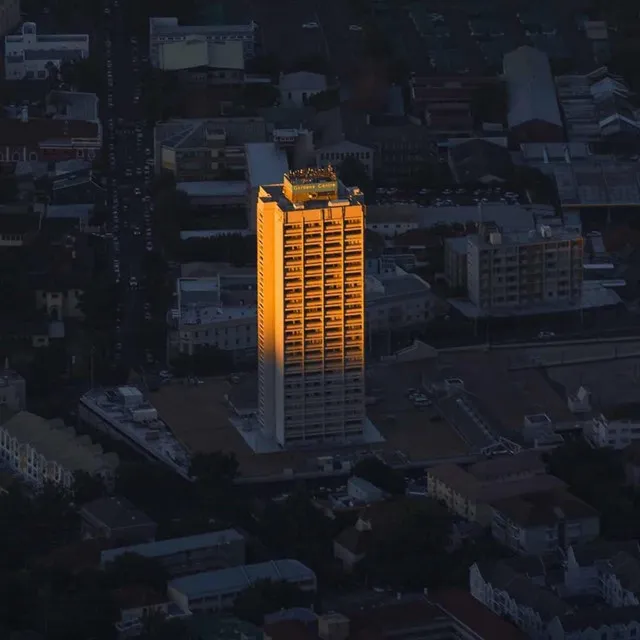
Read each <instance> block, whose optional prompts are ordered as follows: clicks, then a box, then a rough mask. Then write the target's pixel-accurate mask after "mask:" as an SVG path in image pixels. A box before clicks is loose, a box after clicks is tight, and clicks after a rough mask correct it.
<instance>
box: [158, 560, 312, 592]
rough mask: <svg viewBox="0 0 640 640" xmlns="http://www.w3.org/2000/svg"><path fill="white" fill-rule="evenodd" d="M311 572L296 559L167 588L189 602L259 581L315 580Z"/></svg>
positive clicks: (174, 582) (196, 578)
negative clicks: (184, 597) (184, 596)
mask: <svg viewBox="0 0 640 640" xmlns="http://www.w3.org/2000/svg"><path fill="white" fill-rule="evenodd" d="M315 579H316V576H315V573H314V572H313V571H312V570H311V569H309V567H307V566H305V565H304V564H302V563H301V562H298V560H291V559H287V560H273V561H271V562H261V563H259V564H247V565H244V566H241V567H233V568H231V569H221V570H220V571H206V572H204V573H197V574H195V575H193V576H185V577H184V578H176V579H175V580H171V581H170V582H169V585H168V586H169V587H170V588H172V589H175V590H176V591H179V592H180V593H183V594H185V595H186V596H187V597H188V598H190V599H196V598H203V597H208V596H215V595H218V594H224V593H237V592H239V591H242V590H244V589H246V588H247V587H249V586H251V585H252V584H254V583H255V582H258V581H260V580H286V581H288V582H303V581H307V580H313V581H315Z"/></svg>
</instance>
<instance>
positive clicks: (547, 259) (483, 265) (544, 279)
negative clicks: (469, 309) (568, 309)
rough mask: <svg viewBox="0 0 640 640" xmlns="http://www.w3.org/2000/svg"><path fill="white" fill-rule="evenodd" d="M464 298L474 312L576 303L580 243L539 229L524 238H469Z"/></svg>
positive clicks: (496, 234)
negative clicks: (476, 309) (475, 307)
mask: <svg viewBox="0 0 640 640" xmlns="http://www.w3.org/2000/svg"><path fill="white" fill-rule="evenodd" d="M468 242H469V244H468V249H467V292H468V296H469V300H470V301H471V302H473V303H474V304H475V305H476V306H477V307H480V308H482V309H490V308H495V307H502V308H505V307H511V308H516V307H522V306H530V307H533V306H536V305H548V304H550V303H551V304H553V303H558V302H564V303H566V302H571V301H575V302H576V303H577V302H580V300H581V296H582V276H583V238H582V236H581V235H580V234H579V233H578V232H576V231H569V230H565V229H553V228H551V227H549V226H546V225H542V226H540V227H539V228H538V229H536V230H531V231H528V232H514V233H502V232H500V231H493V232H491V233H480V234H478V235H477V236H469V241H468Z"/></svg>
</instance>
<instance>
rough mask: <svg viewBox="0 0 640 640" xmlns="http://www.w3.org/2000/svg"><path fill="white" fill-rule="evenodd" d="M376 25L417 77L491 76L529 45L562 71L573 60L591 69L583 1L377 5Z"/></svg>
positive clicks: (458, 0)
mask: <svg viewBox="0 0 640 640" xmlns="http://www.w3.org/2000/svg"><path fill="white" fill-rule="evenodd" d="M376 6H377V14H376V19H377V20H376V21H377V26H378V27H379V28H380V29H381V30H383V32H384V33H385V34H386V36H387V38H388V39H389V41H390V42H391V43H392V45H393V48H394V52H395V55H396V56H397V57H400V58H402V59H404V60H406V61H408V62H409V63H410V64H411V66H412V68H413V69H414V71H416V73H424V74H427V75H432V74H438V75H456V74H480V75H483V74H490V73H496V72H499V71H500V70H501V68H502V58H503V56H504V54H505V53H508V52H509V51H512V50H513V49H516V48H517V47H519V46H521V45H525V44H529V45H532V46H535V47H537V48H539V49H541V50H542V51H545V52H546V53H547V54H548V55H549V57H550V59H551V61H552V64H553V65H554V66H555V67H556V68H559V69H561V68H562V64H563V62H566V61H567V60H568V59H569V58H570V59H571V60H572V61H578V63H579V66H585V67H589V65H591V64H593V60H592V54H591V52H590V49H589V46H588V43H587V41H586V39H585V38H584V36H583V34H582V33H581V32H580V31H579V28H578V24H577V21H576V15H579V13H580V12H581V11H584V8H585V2H583V1H582V0H574V1H573V2H567V3H562V4H558V3H554V2H552V0H542V1H541V2H538V3H536V4H535V5H532V4H531V3H530V2H526V1H525V0H515V1H508V0H504V1H503V0H492V2H489V3H483V4H482V5H480V4H478V3H477V2H476V1H475V0H453V1H451V0H447V1H445V0H433V1H432V2H429V3H428V4H426V3H424V2H420V1H416V2H410V3H406V4H404V5H403V6H399V4H398V3H395V2H392V1H391V0H387V2H384V0H378V2H376Z"/></svg>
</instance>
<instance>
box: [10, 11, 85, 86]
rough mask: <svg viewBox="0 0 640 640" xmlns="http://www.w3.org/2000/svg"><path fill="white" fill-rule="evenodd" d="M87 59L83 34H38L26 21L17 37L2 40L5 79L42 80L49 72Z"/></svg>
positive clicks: (34, 24) (31, 24)
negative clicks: (66, 63)
mask: <svg viewBox="0 0 640 640" xmlns="http://www.w3.org/2000/svg"><path fill="white" fill-rule="evenodd" d="M88 57H89V36H88V35H86V34H73V35H72V34H51V35H49V34H46V35H45V34H38V31H37V27H36V23H35V22H25V23H24V24H23V25H22V30H21V33H20V34H19V35H8V36H5V38H4V73H5V78H6V79H7V80H24V79H27V80H44V79H45V78H47V77H48V76H49V73H50V69H51V68H54V69H60V66H61V65H62V64H63V63H64V62H74V61H76V60H82V59H83V58H88Z"/></svg>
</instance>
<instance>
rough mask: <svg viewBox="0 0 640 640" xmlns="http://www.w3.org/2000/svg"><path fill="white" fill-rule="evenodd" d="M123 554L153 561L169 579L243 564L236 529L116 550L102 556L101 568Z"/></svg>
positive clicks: (242, 548)
mask: <svg viewBox="0 0 640 640" xmlns="http://www.w3.org/2000/svg"><path fill="white" fill-rule="evenodd" d="M126 553H136V554H138V555H141V556H144V557H145V558H154V559H156V560H157V561H158V562H159V563H160V564H162V566H163V567H164V568H165V569H166V571H167V572H168V573H169V574H170V575H172V576H180V575H185V574H192V573H198V572H203V571H209V570H211V569H222V568H227V567H236V566H239V565H241V564H243V563H244V561H245V539H244V536H242V535H241V534H240V533H238V532H237V531H236V530H235V529H225V530H223V531H212V532H211V533H203V534H200V535H194V536H187V537H184V538H171V539H169V540H160V541H157V542H147V543H144V544H136V545H132V546H127V547H118V548H117V549H108V550H107V551H104V552H103V553H102V557H101V562H102V566H103V567H104V566H105V565H107V564H108V563H109V562H113V561H114V560H115V559H116V558H118V557H120V556H122V555H124V554H126Z"/></svg>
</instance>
